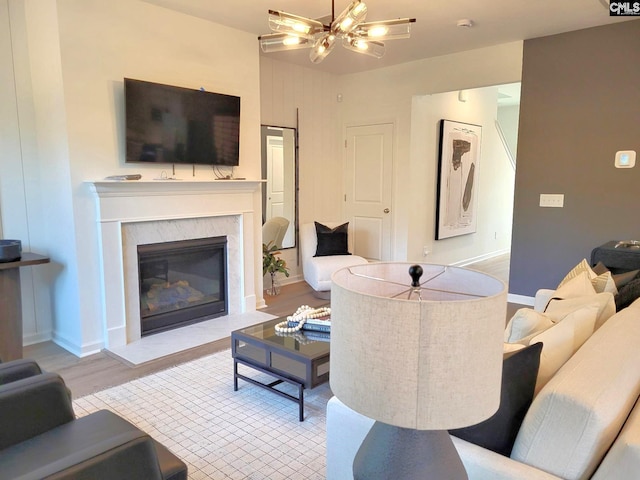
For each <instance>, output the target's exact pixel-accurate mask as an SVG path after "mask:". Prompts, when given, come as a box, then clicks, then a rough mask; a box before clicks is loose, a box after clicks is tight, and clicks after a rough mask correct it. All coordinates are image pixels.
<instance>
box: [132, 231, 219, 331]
mask: <svg viewBox="0 0 640 480" xmlns="http://www.w3.org/2000/svg"><path fill="white" fill-rule="evenodd" d="M226 247H227V239H226V237H209V238H199V239H193V240H181V241H175V242H163V243H154V244H150V245H138V274H139V285H140V321H141V333H142V336H144V335H149V334H151V333H157V332H160V331H164V330H168V329H172V328H177V327H180V326H184V325H187V324H191V323H195V322H199V321H203V320H208V319H210V318H214V317H218V316H221V315H226V314H227V286H226V281H227V273H226V271H227V269H226V266H227V259H226V256H227V255H226Z"/></svg>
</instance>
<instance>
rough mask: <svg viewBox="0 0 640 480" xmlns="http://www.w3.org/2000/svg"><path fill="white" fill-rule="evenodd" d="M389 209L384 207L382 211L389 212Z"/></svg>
mask: <svg viewBox="0 0 640 480" xmlns="http://www.w3.org/2000/svg"><path fill="white" fill-rule="evenodd" d="M390 211H391V210H389V209H388V208H385V209H384V210H383V212H384V213H389V212H390Z"/></svg>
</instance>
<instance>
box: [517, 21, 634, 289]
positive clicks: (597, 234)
mask: <svg viewBox="0 0 640 480" xmlns="http://www.w3.org/2000/svg"><path fill="white" fill-rule="evenodd" d="M618 150H636V152H638V155H640V20H637V19H635V20H631V21H625V22H621V23H617V24H613V25H608V26H604V27H596V28H590V29H586V30H580V31H576V32H571V33H566V34H560V35H554V36H549V37H543V38H537V39H532V40H526V41H525V42H524V51H523V71H522V95H521V103H520V126H519V133H518V162H517V169H516V180H515V197H514V217H513V234H512V249H511V268H510V279H509V291H510V293H511V294H516V295H524V296H533V295H534V294H535V292H536V290H537V289H538V288H555V287H556V286H557V284H558V282H559V281H560V280H561V279H562V278H563V277H564V275H565V274H566V272H568V271H569V270H570V269H571V268H572V267H573V266H574V265H575V264H577V263H578V262H579V261H580V260H581V259H583V258H587V260H589V259H590V255H591V250H592V249H593V248H594V247H597V246H599V245H602V244H603V243H605V242H607V241H609V240H629V239H637V240H640V157H639V158H638V162H637V163H638V164H637V165H636V167H635V168H632V169H617V168H615V167H614V156H615V153H616V151H618ZM541 193H555V194H558V193H562V194H564V208H542V207H539V200H540V194H541Z"/></svg>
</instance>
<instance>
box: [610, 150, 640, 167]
mask: <svg viewBox="0 0 640 480" xmlns="http://www.w3.org/2000/svg"><path fill="white" fill-rule="evenodd" d="M615 165H616V168H633V167H635V166H636V151H635V150H620V151H619V152H616V161H615Z"/></svg>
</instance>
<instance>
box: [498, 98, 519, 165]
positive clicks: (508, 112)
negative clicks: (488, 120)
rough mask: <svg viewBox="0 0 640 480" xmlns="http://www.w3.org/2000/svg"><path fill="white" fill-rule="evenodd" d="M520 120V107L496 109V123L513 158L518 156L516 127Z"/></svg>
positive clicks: (510, 106) (512, 106)
mask: <svg viewBox="0 0 640 480" xmlns="http://www.w3.org/2000/svg"><path fill="white" fill-rule="evenodd" d="M519 120H520V105H505V106H499V107H498V122H500V127H502V133H504V138H505V140H506V142H507V145H509V149H510V150H511V154H512V155H513V158H516V157H517V156H518V125H519Z"/></svg>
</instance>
